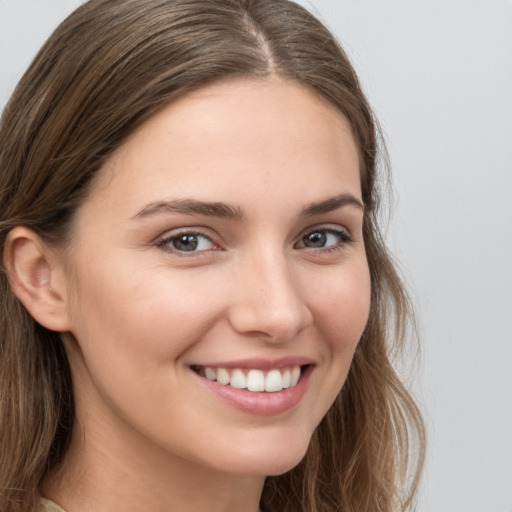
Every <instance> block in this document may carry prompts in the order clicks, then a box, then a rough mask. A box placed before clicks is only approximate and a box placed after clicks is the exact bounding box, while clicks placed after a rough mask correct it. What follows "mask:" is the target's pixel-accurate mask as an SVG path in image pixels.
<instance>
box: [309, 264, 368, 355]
mask: <svg viewBox="0 0 512 512" xmlns="http://www.w3.org/2000/svg"><path fill="white" fill-rule="evenodd" d="M370 297H371V285H370V275H369V270H368V266H367V264H366V261H364V262H361V263H359V264H356V265H353V266H351V268H348V267H347V268H344V269H340V270H339V271H338V272H335V273H333V275H332V276H331V278H330V279H328V280H326V281H325V283H324V286H323V287H322V288H319V289H317V290H315V297H314V298H313V299H312V304H313V307H312V309H314V316H315V318H316V319H317V328H319V329H320V330H321V332H322V334H323V336H324V337H325V339H326V340H328V341H329V345H330V347H331V350H333V351H335V352H342V353H349V354H352V353H353V351H354V350H355V347H356V346H357V343H358V342H359V339H360V338H361V335H362V334H363V331H364V328H365V326H366V323H367V321H368V316H369V312H370Z"/></svg>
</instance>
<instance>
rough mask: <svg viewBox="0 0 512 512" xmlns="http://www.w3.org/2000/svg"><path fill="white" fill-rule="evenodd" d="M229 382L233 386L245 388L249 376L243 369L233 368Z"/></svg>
mask: <svg viewBox="0 0 512 512" xmlns="http://www.w3.org/2000/svg"><path fill="white" fill-rule="evenodd" d="M229 383H230V384H231V387H232V388H237V389H245V388H246V387H247V378H246V377H245V374H244V372H243V371H242V370H233V373H232V374H231V380H230V382H229Z"/></svg>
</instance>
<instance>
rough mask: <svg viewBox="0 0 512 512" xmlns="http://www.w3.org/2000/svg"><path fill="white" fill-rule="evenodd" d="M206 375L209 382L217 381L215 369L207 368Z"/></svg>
mask: <svg viewBox="0 0 512 512" xmlns="http://www.w3.org/2000/svg"><path fill="white" fill-rule="evenodd" d="M204 373H205V375H206V378H207V379H209V380H217V372H216V371H215V370H214V369H213V368H205V369H204Z"/></svg>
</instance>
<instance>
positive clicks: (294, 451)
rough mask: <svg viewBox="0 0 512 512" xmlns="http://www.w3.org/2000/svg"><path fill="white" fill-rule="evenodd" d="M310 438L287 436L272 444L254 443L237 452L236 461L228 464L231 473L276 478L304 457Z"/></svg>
mask: <svg viewBox="0 0 512 512" xmlns="http://www.w3.org/2000/svg"><path fill="white" fill-rule="evenodd" d="M309 441H310V436H308V437H307V438H303V439H297V437H296V436H289V437H288V438H286V439H282V438H281V439H279V438H276V439H274V440H273V442H272V441H271V442H268V443H264V444H262V443H254V444H251V445H250V446H246V449H245V450H243V451H242V453H241V452H240V451H238V454H237V456H236V460H231V461H229V462H228V464H227V466H229V467H231V471H232V472H234V473H238V474H245V475H250V476H256V475H259V476H277V475H282V474H283V473H286V472H287V471H290V470H291V469H293V468H294V467H295V466H297V464H299V463H300V462H301V460H302V459H303V458H304V456H305V455H306V452H307V450H308V447H309Z"/></svg>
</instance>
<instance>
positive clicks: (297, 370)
mask: <svg viewBox="0 0 512 512" xmlns="http://www.w3.org/2000/svg"><path fill="white" fill-rule="evenodd" d="M299 377H300V366H295V367H294V368H293V370H292V375H291V380H290V387H293V386H295V385H296V384H297V382H299Z"/></svg>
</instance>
